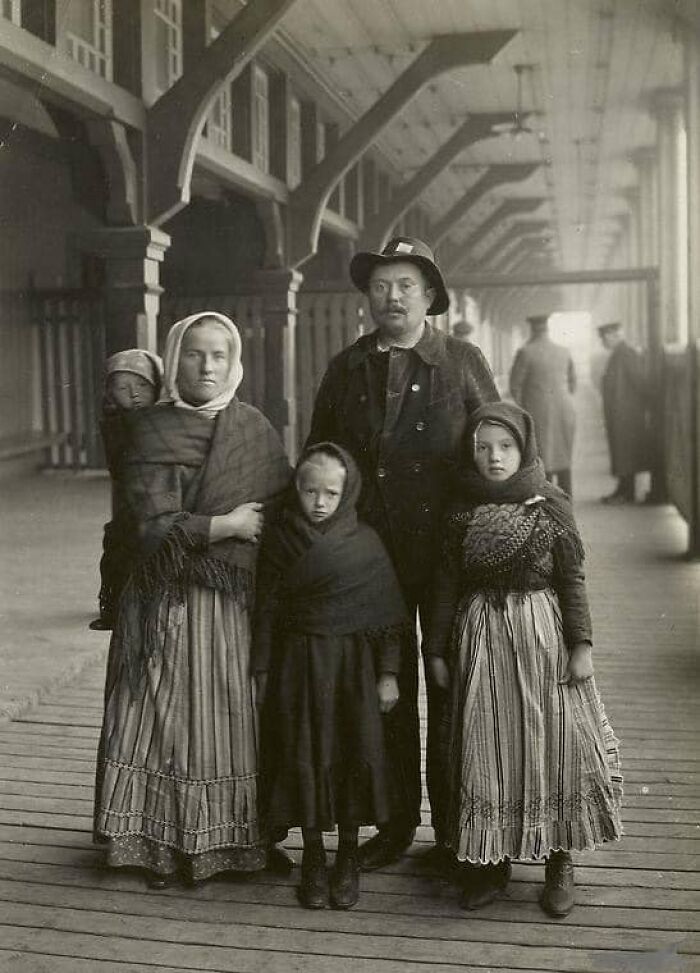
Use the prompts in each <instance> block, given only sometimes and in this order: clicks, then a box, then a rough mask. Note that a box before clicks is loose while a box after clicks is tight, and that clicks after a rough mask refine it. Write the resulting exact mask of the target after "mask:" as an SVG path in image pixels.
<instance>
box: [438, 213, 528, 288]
mask: <svg viewBox="0 0 700 973" xmlns="http://www.w3.org/2000/svg"><path fill="white" fill-rule="evenodd" d="M546 202H547V200H546V199H545V197H544V196H535V197H532V196H519V197H515V198H513V199H505V200H504V201H503V202H502V203H501V204H500V205H499V206H497V207H496V209H495V210H494V211H493V213H491V215H490V216H489V217H487V218H486V219H485V220H484V222H483V223H480V224H479V226H477V227H476V229H475V230H474V231H473V233H471V235H470V236H468V237H467V239H466V240H463V241H462V243H461V244H460V245H459V246H458V247H455V249H454V251H453V253H452V255H451V257H448V258H447V260H446V261H444V265H445V270H446V272H447V273H449V274H451V273H454V272H455V271H456V270H458V269H459V267H460V265H461V263H462V261H463V260H464V255H465V253H468V252H469V251H470V250H471V249H472V247H473V246H474V244H475V243H476V242H477V240H479V239H480V238H483V237H485V236H486V234H487V233H490V232H491V230H493V228H494V227H496V226H498V225H499V223H502V222H503V221H504V220H507V219H510V217H511V216H516V215H517V214H518V213H532V212H534V211H535V210H536V209H539V208H540V206H541V205H542V203H546Z"/></svg>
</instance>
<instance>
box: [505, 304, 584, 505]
mask: <svg viewBox="0 0 700 973" xmlns="http://www.w3.org/2000/svg"><path fill="white" fill-rule="evenodd" d="M527 322H528V324H529V325H530V340H529V341H528V342H527V344H526V345H524V346H523V347H522V348H520V349H519V351H518V353H517V354H516V356H515V360H514V362H513V367H512V368H511V372H510V394H511V395H512V397H513V398H514V399H515V401H516V402H517V403H518V405H520V406H522V408H523V409H525V410H526V412H529V413H530V415H531V416H532V418H533V420H534V422H535V435H536V436H537V445H538V446H539V449H540V455H541V457H542V462H543V463H544V468H545V471H546V473H547V477H548V479H550V480H552V479H555V478H556V481H557V486H560V487H561V488H562V490H564V491H565V492H566V493H568V494H569V496H571V492H572V490H571V488H572V483H571V459H572V455H573V450H574V432H575V430H576V410H575V406H574V398H573V396H574V392H575V391H576V372H575V370H574V362H573V359H572V357H571V354H570V353H569V350H568V349H567V348H565V347H564V346H563V345H559V344H557V343H556V342H554V341H552V339H551V338H550V337H549V330H548V329H549V315H547V314H534V315H531V316H530V317H529V318H527Z"/></svg>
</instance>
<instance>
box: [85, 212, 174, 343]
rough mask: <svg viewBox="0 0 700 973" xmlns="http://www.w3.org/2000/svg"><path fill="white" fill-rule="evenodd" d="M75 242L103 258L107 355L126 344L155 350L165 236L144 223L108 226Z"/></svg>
mask: <svg viewBox="0 0 700 973" xmlns="http://www.w3.org/2000/svg"><path fill="white" fill-rule="evenodd" d="M76 242H77V246H78V248H79V249H81V250H83V251H87V252H89V253H93V254H96V255H97V256H98V257H101V258H102V260H103V261H104V269H105V299H106V307H107V333H106V350H107V354H108V355H110V354H113V353H114V352H116V351H121V350H122V349H123V348H132V347H138V348H147V349H148V350H149V351H155V350H156V344H157V326H158V311H159V309H160V295H161V293H162V291H163V288H162V287H161V286H160V264H161V263H162V261H163V258H164V257H165V253H166V250H167V249H168V247H169V246H170V237H169V236H168V234H167V233H163V231H162V230H159V229H157V228H156V227H153V226H146V225H141V226H125V227H111V228H105V229H100V230H93V231H92V232H90V233H85V234H81V235H80V236H79V237H78V238H77V241H76Z"/></svg>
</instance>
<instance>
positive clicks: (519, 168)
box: [429, 162, 541, 250]
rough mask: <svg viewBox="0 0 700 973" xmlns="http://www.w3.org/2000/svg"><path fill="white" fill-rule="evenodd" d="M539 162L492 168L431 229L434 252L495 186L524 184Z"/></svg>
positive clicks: (506, 164)
mask: <svg viewBox="0 0 700 973" xmlns="http://www.w3.org/2000/svg"><path fill="white" fill-rule="evenodd" d="M540 165H541V163H539V162H504V163H502V164H499V165H495V166H490V167H489V169H488V170H487V171H486V172H485V173H484V174H483V176H480V177H479V179H477V180H476V182H475V183H474V184H473V185H472V186H470V187H469V189H468V190H467V191H466V193H465V194H464V196H462V198H461V199H460V200H458V202H456V203H455V205H454V206H452V207H451V209H449V210H448V211H447V213H445V215H444V216H442V217H441V218H440V219H439V220H438V221H437V223H435V225H434V226H432V227H431V228H430V236H429V242H430V245H431V246H432V248H433V250H434V249H435V248H436V247H437V245H438V243H439V242H440V241H441V240H442V239H443V238H444V237H445V236H446V235H447V234H448V233H449V232H450V230H451V229H452V227H453V226H455V225H456V224H457V223H458V222H459V221H460V220H461V219H462V217H463V216H465V215H466V214H467V213H468V212H469V210H470V209H471V208H472V206H474V204H475V203H477V202H478V201H479V200H480V199H481V198H482V197H483V196H485V195H486V193H488V192H489V191H490V190H492V189H493V188H494V187H495V186H501V185H503V183H509V182H522V180H523V179H527V178H528V176H531V175H532V173H533V172H534V171H535V170H536V169H537V168H538V166H540Z"/></svg>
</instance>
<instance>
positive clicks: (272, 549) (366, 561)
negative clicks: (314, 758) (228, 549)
mask: <svg viewBox="0 0 700 973" xmlns="http://www.w3.org/2000/svg"><path fill="white" fill-rule="evenodd" d="M319 451H322V452H324V453H330V454H331V455H334V456H336V457H337V458H338V459H339V460H340V462H341V463H342V464H343V465H344V466H345V469H346V470H347V476H346V481H345V488H344V491H343V496H342V498H341V501H340V504H339V506H338V509H337V510H336V511H335V513H334V514H333V515H332V516H331V517H329V518H328V519H327V520H325V521H323V522H322V523H320V524H318V525H314V524H312V523H310V522H309V521H308V520H307V519H306V517H305V516H304V514H303V512H302V510H301V508H300V506H299V502H298V499H297V495H296V491H295V490H293V488H290V490H289V494H288V498H287V502H286V504H285V505H284V507H283V509H282V510H281V512H280V514H279V516H278V518H277V519H276V522H274V523H273V524H272V525H271V527H270V529H269V530H268V531H267V532H266V536H265V537H264V539H263V545H262V549H261V552H260V563H259V575H258V577H259V584H258V591H257V599H256V600H257V610H256V617H257V618H258V619H266V618H268V620H269V616H270V615H272V614H275V615H278V617H279V619H280V622H281V624H282V625H283V626H284V629H285V630H294V631H298V632H303V633H306V634H316V635H350V634H353V633H356V632H369V631H371V632H373V633H374V634H379V633H380V632H384V631H386V630H389V629H394V628H397V627H401V628H404V627H405V628H406V631H408V627H409V623H408V615H407V611H406V607H405V604H404V600H403V597H402V595H401V591H400V588H399V585H398V581H397V580H396V575H395V573H394V569H393V567H392V564H391V561H390V560H389V555H388V554H387V552H386V550H385V548H384V545H383V544H382V542H381V541H380V539H379V537H378V536H377V534H376V533H375V532H374V530H373V529H372V528H371V527H369V526H368V525H367V524H362V523H359V522H358V519H357V512H356V509H355V505H356V503H357V499H358V497H359V495H360V487H361V477H360V472H359V470H358V468H357V465H356V464H355V462H354V460H353V459H352V457H351V456H350V454H349V453H347V452H346V451H345V450H344V449H341V448H340V447H339V446H336V445H335V444H333V443H317V444H315V445H314V446H313V447H311V448H310V449H308V450H307V451H306V452H305V453H304V455H303V456H302V457H301V459H300V460H299V464H298V466H297V469H298V468H299V466H300V465H301V464H302V463H303V462H304V461H305V459H306V458H307V457H308V455H309V454H310V453H315V452H319ZM263 630H264V632H265V633H266V634H263ZM257 634H258V639H257V645H256V667H257V668H265V664H266V662H267V661H268V659H269V651H270V646H269V645H267V644H261V642H266V641H267V638H268V635H269V634H270V633H269V629H268V628H267V626H266V625H265V624H264V622H263V624H262V625H261V626H260V627H258V633H257Z"/></svg>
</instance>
